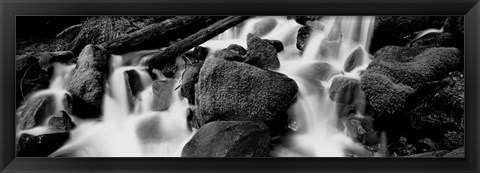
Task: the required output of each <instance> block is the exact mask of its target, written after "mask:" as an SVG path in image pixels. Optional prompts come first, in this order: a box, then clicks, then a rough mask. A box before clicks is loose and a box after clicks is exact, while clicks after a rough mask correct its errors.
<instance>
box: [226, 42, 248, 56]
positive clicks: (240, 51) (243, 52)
mask: <svg viewBox="0 0 480 173" xmlns="http://www.w3.org/2000/svg"><path fill="white" fill-rule="evenodd" d="M227 49H229V50H231V51H234V52H236V53H237V54H239V55H242V56H243V55H246V54H247V50H245V48H243V47H242V46H240V45H238V44H231V45H229V46H228V47H227Z"/></svg>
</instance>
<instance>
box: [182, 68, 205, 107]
mask: <svg viewBox="0 0 480 173" xmlns="http://www.w3.org/2000/svg"><path fill="white" fill-rule="evenodd" d="M202 66H203V61H202V62H198V63H196V64H193V65H191V66H188V67H187V69H185V73H184V74H183V77H182V86H181V88H180V95H181V96H183V97H185V98H187V99H188V102H189V103H190V104H192V105H193V104H195V84H196V83H197V82H198V75H199V74H200V69H201V68H202Z"/></svg>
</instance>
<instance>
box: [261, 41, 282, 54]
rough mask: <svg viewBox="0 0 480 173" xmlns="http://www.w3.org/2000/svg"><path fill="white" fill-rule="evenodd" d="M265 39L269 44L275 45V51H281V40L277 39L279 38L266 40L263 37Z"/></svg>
mask: <svg viewBox="0 0 480 173" xmlns="http://www.w3.org/2000/svg"><path fill="white" fill-rule="evenodd" d="M265 41H267V42H268V43H269V44H270V45H272V46H273V47H275V50H277V52H281V51H283V43H282V42H281V41H279V40H268V39H265Z"/></svg>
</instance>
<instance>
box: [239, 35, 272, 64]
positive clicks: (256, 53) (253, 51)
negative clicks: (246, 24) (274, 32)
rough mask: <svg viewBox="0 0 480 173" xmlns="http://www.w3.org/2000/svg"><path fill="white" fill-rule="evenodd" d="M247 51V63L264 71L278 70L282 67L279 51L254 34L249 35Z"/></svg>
mask: <svg viewBox="0 0 480 173" xmlns="http://www.w3.org/2000/svg"><path fill="white" fill-rule="evenodd" d="M247 49H248V52H247V55H246V57H245V61H244V62H245V63H247V64H250V65H254V66H256V67H260V68H264V69H277V68H279V67H280V61H279V60H278V58H277V50H276V49H275V47H274V46H272V45H271V44H269V43H268V41H266V40H263V39H260V38H259V37H257V36H255V35H253V34H248V36H247Z"/></svg>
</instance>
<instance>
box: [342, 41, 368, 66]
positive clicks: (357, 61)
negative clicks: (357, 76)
mask: <svg viewBox="0 0 480 173" xmlns="http://www.w3.org/2000/svg"><path fill="white" fill-rule="evenodd" d="M364 54H365V53H364V52H363V49H362V48H361V47H358V48H357V49H355V50H354V51H353V52H352V53H351V54H350V55H349V56H348V58H347V60H346V61H345V65H344V66H343V71H345V72H351V71H352V70H353V69H355V67H358V66H360V65H361V64H362V61H363V56H364Z"/></svg>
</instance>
